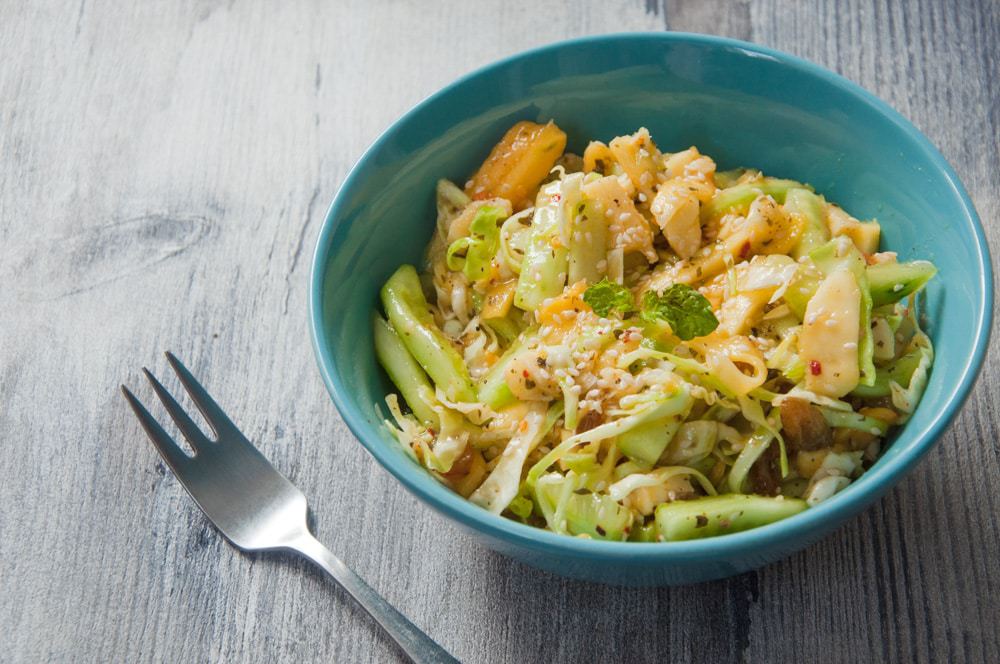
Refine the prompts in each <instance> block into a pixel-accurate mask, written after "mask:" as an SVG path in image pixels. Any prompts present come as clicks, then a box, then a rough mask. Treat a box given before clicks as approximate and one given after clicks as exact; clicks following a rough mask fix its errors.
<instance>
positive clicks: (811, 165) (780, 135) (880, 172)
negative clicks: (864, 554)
mask: <svg viewBox="0 0 1000 664" xmlns="http://www.w3.org/2000/svg"><path fill="white" fill-rule="evenodd" d="M550 118H551V119H554V120H555V121H556V122H557V123H558V124H559V126H560V127H561V128H562V129H563V130H565V131H566V132H567V134H568V135H569V149H570V150H573V151H576V152H578V153H579V152H581V151H582V149H583V147H584V146H585V145H586V143H587V141H588V140H590V139H600V140H604V141H607V140H608V139H610V138H612V137H614V136H617V135H620V134H624V133H630V132H632V131H635V129H636V128H638V127H640V126H645V127H648V128H649V130H650V132H651V133H652V135H653V138H654V140H655V141H656V142H657V144H658V145H660V146H661V147H662V148H663V149H665V150H668V151H676V150H678V149H683V148H686V147H688V146H690V145H697V146H698V148H699V149H700V150H701V151H702V152H704V153H706V154H708V155H711V156H712V157H714V158H715V159H716V161H717V162H718V163H719V166H720V168H731V167H735V166H742V165H746V166H752V167H755V168H759V169H762V170H763V171H764V172H765V173H767V174H769V175H774V176H778V177H788V178H794V179H797V180H801V181H805V182H809V183H811V184H812V185H813V186H815V187H816V189H817V191H819V192H821V193H823V194H825V195H826V196H827V197H828V198H829V199H830V200H833V201H836V202H838V203H840V204H841V205H843V206H844V207H845V208H846V209H847V210H848V211H849V212H851V213H852V214H853V215H855V216H857V217H859V218H862V219H866V218H872V217H875V218H878V220H879V221H880V222H881V223H882V228H883V238H884V240H883V246H884V247H887V248H888V249H891V250H893V251H897V252H899V255H900V258H901V259H911V258H926V259H929V260H932V261H934V263H935V264H936V265H937V266H938V268H939V269H940V272H939V275H938V276H937V278H935V279H934V280H933V281H932V282H931V284H930V285H929V286H928V288H927V297H926V305H927V306H926V313H927V327H928V331H929V334H930V336H931V337H932V338H933V340H934V344H935V347H936V349H937V360H936V362H935V364H934V368H933V371H932V373H931V375H930V380H929V382H928V385H927V390H926V393H925V394H924V397H923V400H922V401H921V402H920V406H919V407H918V408H917V410H916V413H915V414H914V415H913V417H912V419H911V420H910V421H909V422H908V423H907V424H906V426H905V427H904V428H902V429H901V430H900V431H899V432H898V434H897V435H896V437H895V440H894V441H893V442H892V444H891V445H890V446H889V447H888V449H887V450H886V452H885V454H884V455H883V456H882V458H881V459H880V460H879V461H878V462H877V463H876V464H875V465H874V466H873V467H872V468H871V469H870V470H869V471H868V472H867V473H865V475H864V476H862V477H861V478H860V479H858V480H857V481H855V482H854V483H853V484H851V485H850V486H849V487H848V488H847V489H845V490H844V491H842V492H841V493H839V494H837V495H836V496H834V497H833V498H831V499H830V500H828V501H826V502H824V503H822V504H820V505H819V506H817V507H814V508H812V509H809V510H807V511H805V512H803V513H801V514H798V515H796V516H793V517H791V518H789V519H786V520H784V521H781V522H778V523H775V524H772V525H769V526H765V527H762V528H758V529H756V530H751V531H746V532H742V533H737V534H732V535H727V536H724V537H718V538H715V539H705V540H696V541H690V542H665V543H658V544H637V543H622V542H601V541H593V540H585V539H578V538H572V537H565V536H560V535H556V534H553V533H550V532H546V531H542V530H539V529H536V528H532V527H529V526H525V525H522V524H520V523H516V522H514V521H511V520H507V519H504V518H501V517H498V516H494V515H493V514H490V513H489V512H486V511H485V510H483V509H481V508H479V507H477V506H476V505H473V504H472V503H469V502H467V501H465V500H464V499H462V498H461V497H460V496H458V495H457V494H454V493H452V492H451V491H449V490H448V489H446V488H445V487H444V486H442V485H441V484H439V483H438V482H437V481H436V480H434V478H433V477H431V475H430V474H428V473H427V472H425V471H424V470H423V469H422V468H421V467H420V466H418V465H417V464H416V463H415V462H414V461H412V460H411V459H410V458H409V457H408V456H407V455H406V454H405V453H404V452H403V450H402V449H401V448H400V446H399V445H398V444H397V443H396V441H395V440H394V439H393V438H392V437H391V435H390V434H389V433H388V432H387V430H386V429H385V428H384V426H383V424H382V421H383V419H384V418H385V416H386V409H385V406H384V398H385V395H386V394H387V393H388V392H389V391H390V389H391V388H390V384H389V382H388V379H387V378H386V376H385V375H384V374H383V372H382V371H381V369H380V368H379V366H378V364H377V362H376V360H375V355H374V351H373V348H372V341H371V316H372V312H373V310H375V308H376V307H377V306H378V291H379V288H380V287H381V285H382V283H383V282H384V281H385V280H386V278H387V277H388V276H389V275H390V274H391V273H392V272H393V271H394V270H395V269H396V268H397V267H398V266H399V265H401V264H402V263H417V262H418V261H419V260H420V257H421V253H422V250H423V247H424V245H425V244H426V242H427V241H428V239H429V238H430V236H431V233H432V231H433V228H434V217H435V213H434V183H435V181H436V180H437V179H438V178H440V177H447V178H451V179H453V180H455V181H456V182H463V180H464V178H466V177H467V176H468V175H469V174H470V173H471V172H472V171H473V170H474V169H475V168H476V166H477V165H478V164H479V163H480V162H481V161H482V160H483V159H484V158H485V156H486V154H487V153H488V152H489V150H490V148H491V146H492V145H493V143H494V142H495V141H497V140H498V139H499V138H500V136H501V135H502V134H503V133H504V131H505V130H506V129H507V128H508V127H509V126H510V125H512V124H514V123H515V122H516V121H518V120H534V121H539V122H544V121H547V120H549V119H550ZM310 288H311V292H310V298H309V304H310V306H309V316H310V323H311V331H312V340H313V347H314V349H315V352H316V359H317V361H318V363H319V368H320V372H321V374H322V376H323V381H324V382H325V383H326V387H327V389H328V390H329V391H330V394H331V396H332V397H333V401H334V403H335V404H336V405H337V408H338V409H339V410H340V413H341V415H342V416H343V418H344V421H345V422H347V425H348V426H349V427H350V429H351V431H353V432H354V434H355V435H356V436H357V438H358V440H360V441H361V444H362V445H364V446H365V448H366V449H367V450H368V451H369V452H371V454H372V456H374V457H375V459H376V460H378V462H379V463H380V464H382V466H384V467H385V468H386V470H388V471H389V472H390V473H392V474H393V475H394V476H395V477H396V478H397V479H399V481H400V482H401V483H402V484H403V486H405V487H406V488H407V489H409V490H410V491H412V492H413V493H414V494H415V495H416V496H417V497H419V498H420V499H421V500H423V501H424V502H425V503H427V504H428V505H430V506H431V507H433V508H434V509H435V510H437V511H438V512H440V513H442V514H444V515H445V516H447V517H448V518H449V519H450V520H451V521H452V522H454V523H455V525H456V526H458V527H460V528H462V529H464V530H465V531H466V532H469V533H472V534H473V535H474V536H475V538H476V539H478V540H479V541H480V542H482V543H483V544H484V545H485V546H487V547H490V548H491V549H494V550H496V551H499V552H501V553H504V554H507V555H509V556H512V557H513V558H516V559H518V560H521V561H523V562H525V563H528V564H530V565H534V566H537V567H540V568H542V569H545V570H549V571H551V572H555V573H556V574H561V575H565V576H569V577H575V578H579V579H587V580H590V581H598V582H604V583H612V584H627V585H673V584H685V583H694V582H698V581H706V580H709V579H716V578H721V577H725V576H729V575H733V574H737V573H739V572H743V571H745V570H748V569H752V568H755V567H759V566H761V565H765V564H767V563H770V562H772V561H775V560H777V559H779V558H781V557H783V556H787V555H789V554H791V553H793V552H794V551H797V550H799V549H802V548H804V547H806V546H808V545H809V544H811V543H813V542H815V541H816V540H818V539H819V538H821V537H823V536H824V535H826V534H827V533H829V532H831V531H832V530H833V529H835V528H837V527H838V526H840V525H841V524H843V523H844V522H845V521H846V520H847V519H849V518H851V517H852V516H854V515H856V514H857V513H858V512H860V511H861V510H862V509H864V508H865V507H866V506H868V505H870V504H871V503H872V502H873V501H874V500H876V499H878V498H879V497H880V496H882V495H883V494H884V493H885V492H886V491H888V490H889V489H890V488H891V487H892V486H893V485H895V484H896V483H897V482H899V480H900V479H902V477H903V476H904V475H905V474H906V472H907V471H909V470H910V469H911V468H912V467H913V466H914V464H916V463H917V461H918V460H920V458H921V457H923V456H924V454H926V453H927V451H928V450H929V449H930V448H931V446H932V445H934V443H935V441H936V440H937V439H938V437H939V436H940V435H941V433H942V432H943V431H944V430H945V428H946V427H947V426H948V424H949V422H951V420H952V418H954V417H955V415H956V414H957V413H958V411H959V409H960V408H961V406H962V403H963V401H964V400H965V398H966V396H967V395H968V393H969V390H970V388H971V387H972V384H973V382H974V381H975V378H976V374H977V373H978V371H979V368H980V365H981V364H982V361H983V355H984V352H985V350H986V346H987V342H988V338H989V330H990V320H991V318H992V302H993V296H992V288H993V280H992V275H991V272H990V260H989V253H988V249H987V245H986V240H985V238H984V236H983V229H982V226H981V225H980V222H979V220H978V218H977V216H976V212H975V210H974V209H973V206H972V203H971V201H970V200H969V197H968V194H966V192H965V189H964V188H963V187H962V185H961V183H960V182H959V181H958V178H957V177H956V176H955V173H954V172H953V171H952V169H951V167H950V166H949V165H948V164H947V162H946V161H945V160H944V158H943V157H942V156H941V154H940V153H939V152H938V151H937V150H936V149H935V148H934V146H932V145H931V144H930V142H929V141H928V140H927V139H926V138H925V137H924V136H923V135H922V134H921V133H920V132H919V131H917V129H916V128H914V127H913V125H911V124H910V123H909V122H908V121H907V120H905V119H904V118H903V117H902V116H900V115H899V113H897V112H896V111H894V110H893V109H891V108H890V107H889V106H888V105H886V104H885V103H884V102H882V101H880V100H879V99H877V98H876V97H874V96H873V95H871V94H870V93H868V92H866V91H865V90H863V89H861V88H860V87H858V86H857V85H855V84H854V83H851V82H850V81H848V80H846V79H844V78H841V77H840V76H838V75H836V74H834V73H832V72H830V71H827V70H826V69H823V68H821V67H818V66H816V65H814V64H811V63H809V62H806V61H804V60H800V59H799V58H796V57H793V56H791V55H787V54H785V53H781V52H778V51H773V50H771V49H767V48H763V47H760V46H755V45H753V44H748V43H744V42H738V41H733V40H728V39H718V38H714V37H707V36H703V35H692V34H678V33H664V34H621V35H606V36H600V37H593V38H586V39H579V40H575V41H568V42H562V43H558V44H553V45H551V46H546V47H543V48H539V49H536V50H533V51H528V52H526V53H522V54H520V55H516V56H514V57H511V58H508V59H506V60H503V61H501V62H498V63H496V64H493V65H490V66H488V67H486V68H484V69H481V70H479V71H477V72H474V73H472V74H470V75H468V76H465V77H464V78H462V79H460V80H458V81H456V82H455V83H453V84H451V85H449V86H448V87H446V88H445V89H443V90H441V91H440V92H438V93H437V94H435V95H433V96H431V97H430V98H428V99H427V100H425V101H423V102H422V103H420V104H419V105H417V106H416V107H415V108H414V109H413V110H411V111H409V112H408V113H406V114H405V115H404V116H403V117H402V118H400V119H399V120H398V121H397V122H396V123H395V124H393V125H392V126H391V127H389V129H387V130H386V131H385V133H383V134H382V136H380V137H379V138H378V140H377V141H375V143H374V144H373V145H372V146H371V147H370V148H369V149H368V151H367V152H366V153H365V154H364V156H363V157H362V158H361V160H360V161H359V162H358V164H357V165H356V166H355V167H354V169H353V170H352V171H351V173H350V175H349V176H348V177H347V179H346V180H345V182H344V184H343V185H342V186H341V188H340V191H339V192H338V193H337V196H336V198H335V199H334V201H333V204H332V205H331V206H330V210H329V212H328V214H327V217H326V221H325V222H324V224H323V227H322V230H321V232H320V234H319V240H318V243H317V246H316V252H315V256H314V258H313V265H312V277H311V286H310Z"/></svg>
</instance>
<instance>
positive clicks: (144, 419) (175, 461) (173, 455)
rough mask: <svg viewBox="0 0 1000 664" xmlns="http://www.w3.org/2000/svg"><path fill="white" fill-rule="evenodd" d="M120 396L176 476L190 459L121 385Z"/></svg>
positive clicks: (140, 403)
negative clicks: (130, 408)
mask: <svg viewBox="0 0 1000 664" xmlns="http://www.w3.org/2000/svg"><path fill="white" fill-rule="evenodd" d="M122 394H123V395H125V400H126V401H128V405H129V406H131V407H132V412H134V413H135V416H136V417H137V418H139V424H141V425H142V428H143V429H145V430H146V435H148V436H149V439H150V440H151V441H153V446H154V447H156V449H157V451H158V452H159V453H160V456H161V457H163V460H164V461H166V462H167V465H169V466H170V468H171V469H173V471H174V473H175V474H176V473H177V472H178V469H179V468H181V467H183V466H185V465H186V464H187V462H188V461H190V457H189V456H188V455H187V454H185V453H184V450H182V449H181V448H180V447H178V446H177V443H175V442H174V439H173V438H171V437H170V435H169V434H168V433H167V432H166V431H164V430H163V427H161V426H160V423H159V422H157V421H156V419H155V418H154V417H153V416H152V415H150V414H149V411H148V410H146V407H145V406H143V405H142V402H141V401H139V400H138V399H136V398H135V395H134V394H132V392H131V391H129V389H128V388H127V387H125V386H124V385H122Z"/></svg>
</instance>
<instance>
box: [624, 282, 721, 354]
mask: <svg viewBox="0 0 1000 664" xmlns="http://www.w3.org/2000/svg"><path fill="white" fill-rule="evenodd" d="M640 317H641V318H642V320H644V321H646V322H649V323H653V322H656V321H659V320H663V321H666V322H667V323H668V324H669V325H670V329H671V330H673V333H674V334H676V335H677V336H678V337H680V338H681V339H683V340H684V341H687V340H689V339H694V338H695V337H703V336H705V335H706V334H710V333H711V332H712V331H713V330H715V328H717V327H718V326H719V319H718V318H716V317H715V314H714V313H712V305H710V304H709V303H708V300H707V299H705V296H704V295H702V294H701V293H699V292H698V291H696V290H695V289H693V288H691V287H690V286H688V285H687V284H674V285H673V286H671V287H670V288H668V289H666V290H665V291H663V294H662V295H657V294H656V293H655V292H654V291H646V294H645V295H644V296H643V297H642V313H641V314H640Z"/></svg>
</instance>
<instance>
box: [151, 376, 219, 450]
mask: <svg viewBox="0 0 1000 664" xmlns="http://www.w3.org/2000/svg"><path fill="white" fill-rule="evenodd" d="M142 373H144V374H146V379H147V380H149V383H150V384H151V385H152V386H153V391H154V392H156V396H158V397H160V401H162V402H163V407H164V408H166V409H167V412H168V413H169V414H170V417H171V418H172V419H173V421H174V424H176V425H177V428H178V429H180V430H181V433H182V434H184V437H185V438H187V441H188V442H189V443H191V447H193V448H194V450H195V451H196V452H200V451H201V449H199V448H200V447H201V446H203V445H207V444H208V443H209V440H208V436H206V435H205V433H204V432H203V431H202V430H201V429H200V428H199V427H198V425H197V424H195V423H194V420H192V419H191V416H190V415H188V414H187V413H186V412H185V411H184V409H183V408H181V405H180V404H179V403H177V400H176V399H174V397H173V395H171V394H170V392H167V388H165V387H163V385H162V384H161V383H160V381H158V380H157V379H156V376H154V375H153V374H152V372H150V370H149V369H147V368H146V367H143V368H142Z"/></svg>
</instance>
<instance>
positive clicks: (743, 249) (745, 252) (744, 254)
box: [740, 240, 750, 260]
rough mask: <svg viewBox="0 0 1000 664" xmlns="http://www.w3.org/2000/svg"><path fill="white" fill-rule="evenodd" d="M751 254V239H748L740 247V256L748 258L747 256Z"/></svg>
mask: <svg viewBox="0 0 1000 664" xmlns="http://www.w3.org/2000/svg"><path fill="white" fill-rule="evenodd" d="M749 255H750V240H747V241H746V242H744V243H743V246H742V247H740V258H742V259H743V260H746V259H747V256H749Z"/></svg>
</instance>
